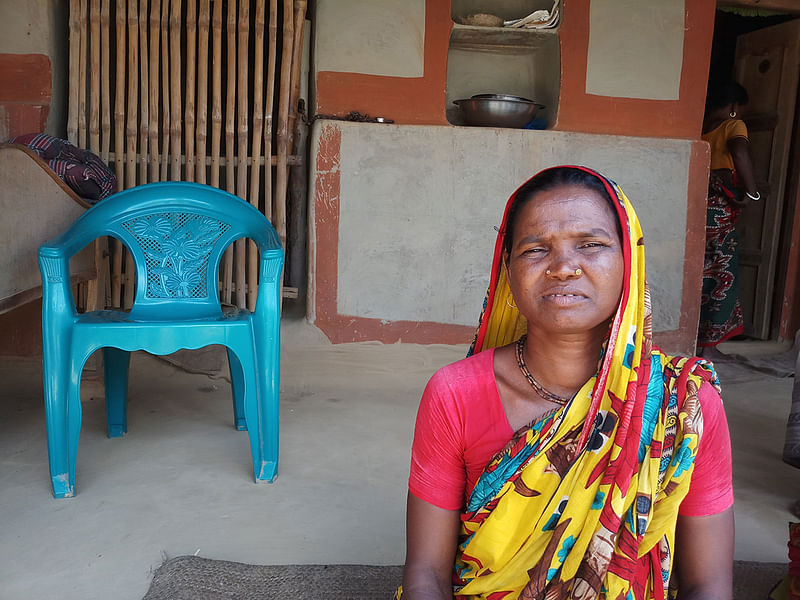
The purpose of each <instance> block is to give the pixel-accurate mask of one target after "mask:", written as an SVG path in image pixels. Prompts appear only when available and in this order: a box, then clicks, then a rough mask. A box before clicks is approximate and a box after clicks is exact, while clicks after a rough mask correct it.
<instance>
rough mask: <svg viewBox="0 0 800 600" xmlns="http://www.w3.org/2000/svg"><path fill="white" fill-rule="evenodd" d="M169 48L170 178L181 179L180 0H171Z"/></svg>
mask: <svg viewBox="0 0 800 600" xmlns="http://www.w3.org/2000/svg"><path fill="white" fill-rule="evenodd" d="M169 50H170V72H169V79H170V89H171V97H170V104H171V105H172V109H171V112H172V115H171V119H170V132H169V137H170V155H171V156H170V164H171V169H170V179H172V180H173V181H180V179H181V133H182V132H181V0H172V15H171V17H170V20H169Z"/></svg>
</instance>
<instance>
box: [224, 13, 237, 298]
mask: <svg viewBox="0 0 800 600" xmlns="http://www.w3.org/2000/svg"><path fill="white" fill-rule="evenodd" d="M227 25H228V26H227V33H228V48H227V51H228V56H227V58H228V61H227V63H228V85H227V93H226V95H225V188H226V189H227V190H228V192H230V193H231V194H235V193H236V187H235V177H234V163H233V160H234V159H233V141H234V125H235V124H234V117H235V112H236V2H235V1H234V0H231V1H230V2H228V23H227ZM224 263H225V266H224V270H223V279H222V296H223V298H224V301H225V302H227V303H228V304H233V249H232V248H230V247H228V249H227V250H225V259H224Z"/></svg>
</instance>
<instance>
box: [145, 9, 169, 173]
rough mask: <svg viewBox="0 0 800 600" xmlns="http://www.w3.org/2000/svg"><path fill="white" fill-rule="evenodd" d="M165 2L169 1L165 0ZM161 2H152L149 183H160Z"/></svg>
mask: <svg viewBox="0 0 800 600" xmlns="http://www.w3.org/2000/svg"><path fill="white" fill-rule="evenodd" d="M164 1H165V2H166V1H167V0H164ZM160 32H161V0H150V95H149V96H150V126H149V128H148V133H149V135H150V157H149V158H150V177H149V178H148V181H158V180H159V179H160V177H159V171H158V166H159V160H158V159H159V154H158V149H159V146H158V138H159V133H160V132H159V129H158V113H159V104H160V103H159V76H158V67H159V60H160V58H161V54H160V52H161V51H160V42H161V34H160Z"/></svg>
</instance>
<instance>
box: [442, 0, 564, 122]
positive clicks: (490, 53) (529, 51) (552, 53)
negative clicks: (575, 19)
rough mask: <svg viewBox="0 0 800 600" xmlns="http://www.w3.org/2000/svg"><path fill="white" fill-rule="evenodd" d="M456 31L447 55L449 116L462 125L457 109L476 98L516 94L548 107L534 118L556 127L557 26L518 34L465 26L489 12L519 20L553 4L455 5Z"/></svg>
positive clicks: (474, 0) (485, 0) (455, 0)
mask: <svg viewBox="0 0 800 600" xmlns="http://www.w3.org/2000/svg"><path fill="white" fill-rule="evenodd" d="M451 6H452V9H451V16H452V18H453V21H454V22H453V29H452V31H451V33H450V44H449V47H448V51H447V90H446V96H445V97H446V102H447V104H446V107H445V116H446V117H447V120H448V122H449V123H450V124H452V125H464V124H465V123H464V120H463V116H462V114H461V110H460V109H459V108H458V106H456V105H455V104H453V101H454V100H458V99H459V98H469V97H470V96H473V95H474V94H512V95H514V96H522V97H524V98H530V99H531V100H535V101H536V102H538V103H540V104H544V106H545V108H544V109H542V110H541V111H539V113H538V114H537V115H536V117H537V119H543V120H544V121H545V122H546V123H547V127H548V128H549V127H552V126H553V124H554V123H555V121H556V115H557V114H558V98H559V91H560V86H561V46H560V42H559V36H558V27H556V28H553V29H516V28H511V27H480V26H473V25H461V24H460V23H458V22H457V21H460V20H461V19H462V18H463V17H465V16H466V15H469V14H475V13H481V12H482V13H490V14H493V15H497V16H499V17H502V18H503V19H506V20H508V19H518V18H521V17H524V16H526V15H529V14H530V13H532V12H533V11H535V10H540V9H547V10H550V9H551V8H553V1H552V0H491V1H490V0H452V5H451Z"/></svg>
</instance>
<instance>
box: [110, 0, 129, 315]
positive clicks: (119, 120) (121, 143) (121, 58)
mask: <svg viewBox="0 0 800 600" xmlns="http://www.w3.org/2000/svg"><path fill="white" fill-rule="evenodd" d="M115 21H116V33H117V39H116V42H117V44H116V46H117V66H116V70H115V72H116V77H115V78H114V85H115V90H116V95H115V98H114V166H115V170H116V174H117V185H118V187H119V189H120V190H124V189H125V188H126V187H128V185H126V184H127V182H126V181H125V163H124V158H125V0H117V10H116V15H115ZM122 253H123V247H122V243H121V242H120V241H119V240H116V239H115V240H114V261H113V266H112V275H111V305H112V306H113V307H114V308H119V307H121V306H122Z"/></svg>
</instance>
